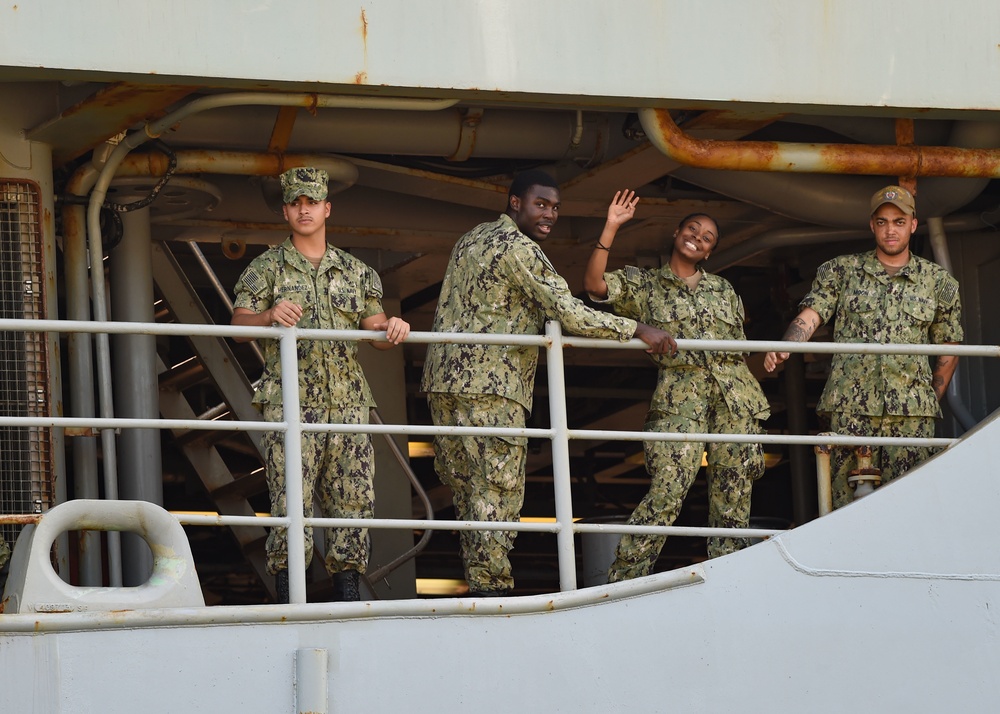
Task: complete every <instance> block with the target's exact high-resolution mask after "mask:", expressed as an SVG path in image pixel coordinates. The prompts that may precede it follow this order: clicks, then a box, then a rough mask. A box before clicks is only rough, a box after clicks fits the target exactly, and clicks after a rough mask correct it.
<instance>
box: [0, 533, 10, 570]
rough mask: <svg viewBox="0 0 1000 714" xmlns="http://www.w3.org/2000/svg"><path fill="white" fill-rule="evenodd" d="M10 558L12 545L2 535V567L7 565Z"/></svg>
mask: <svg viewBox="0 0 1000 714" xmlns="http://www.w3.org/2000/svg"><path fill="white" fill-rule="evenodd" d="M8 560H10V546H9V545H7V541H6V540H4V537H3V536H2V535H0V568H2V567H3V566H5V565H7V561H8Z"/></svg>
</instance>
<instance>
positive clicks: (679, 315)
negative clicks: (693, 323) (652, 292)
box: [649, 302, 692, 327]
mask: <svg viewBox="0 0 1000 714" xmlns="http://www.w3.org/2000/svg"><path fill="white" fill-rule="evenodd" d="M649 312H650V314H651V315H652V320H651V323H652V324H653V326H655V327H661V326H664V325H670V324H671V323H677V322H682V323H683V322H687V321H688V320H690V319H691V314H692V312H691V305H689V304H688V303H684V302H676V303H668V302H661V303H657V304H654V305H652V306H651V307H650V310H649Z"/></svg>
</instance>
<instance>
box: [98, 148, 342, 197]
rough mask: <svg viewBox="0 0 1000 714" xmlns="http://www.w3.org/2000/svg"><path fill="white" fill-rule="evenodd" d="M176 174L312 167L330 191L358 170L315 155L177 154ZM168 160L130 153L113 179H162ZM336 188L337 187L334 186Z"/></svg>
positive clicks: (151, 154) (156, 155)
mask: <svg viewBox="0 0 1000 714" xmlns="http://www.w3.org/2000/svg"><path fill="white" fill-rule="evenodd" d="M175 156H176V158H177V167H176V168H175V169H174V170H175V172H176V173H179V174H193V173H205V174H232V175H238V176H278V175H279V174H282V173H284V172H285V171H287V170H288V169H292V168H296V167H298V166H315V167H317V168H321V169H324V170H326V172H327V173H328V174H329V175H330V182H331V183H334V184H335V187H331V190H335V188H336V189H337V190H340V189H344V188H349V187H350V186H353V185H354V183H355V182H356V181H357V180H358V168H357V166H355V165H354V164H352V163H351V162H350V161H347V160H346V159H339V158H336V157H332V156H319V155H316V154H271V153H255V152H250V151H204V150H193V151H178V152H176V154H175ZM169 165H170V159H169V158H168V157H167V156H166V154H163V153H160V152H158V151H150V152H144V153H132V154H129V155H128V156H126V157H125V158H124V159H123V160H122V162H121V164H120V165H119V167H118V170H117V171H116V172H115V175H116V176H162V175H163V174H165V173H166V172H167V167H168V166H169ZM337 184H339V186H336V185H337Z"/></svg>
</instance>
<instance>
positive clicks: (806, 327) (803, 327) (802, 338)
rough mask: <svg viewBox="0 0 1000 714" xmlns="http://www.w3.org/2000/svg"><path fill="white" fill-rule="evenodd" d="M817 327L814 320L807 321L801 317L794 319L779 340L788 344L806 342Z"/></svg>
mask: <svg viewBox="0 0 1000 714" xmlns="http://www.w3.org/2000/svg"><path fill="white" fill-rule="evenodd" d="M817 326H818V325H816V324H815V321H814V320H808V321H807V320H803V319H802V318H801V317H796V318H795V319H794V320H792V322H791V324H789V325H788V329H787V330H785V336H784V337H782V338H781V339H783V340H785V341H788V342H808V341H809V338H810V337H812V335H813V333H814V332H815V331H816V327H817Z"/></svg>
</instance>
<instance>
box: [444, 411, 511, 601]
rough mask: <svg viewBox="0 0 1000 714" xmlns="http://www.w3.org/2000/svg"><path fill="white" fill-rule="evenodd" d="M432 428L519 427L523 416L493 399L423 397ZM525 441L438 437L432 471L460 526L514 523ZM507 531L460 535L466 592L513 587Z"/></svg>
mask: <svg viewBox="0 0 1000 714" xmlns="http://www.w3.org/2000/svg"><path fill="white" fill-rule="evenodd" d="M427 403H428V405H429V406H430V410H431V418H432V419H433V421H434V424H435V425H437V426H496V427H510V428H522V427H524V419H525V410H524V407H522V406H521V405H520V404H518V403H517V402H514V401H511V400H510V399H505V398H504V397H499V396H495V395H489V394H486V395H475V396H458V395H455V394H441V393H431V394H428V395H427ZM527 443H528V440H527V438H525V437H503V436H438V437H435V439H434V452H435V456H434V469H435V470H436V471H437V474H438V478H440V479H441V482H442V483H444V484H445V485H447V486H449V487H450V488H451V490H452V499H453V502H454V504H455V513H456V515H457V517H458V519H459V520H463V521H516V520H518V519H519V518H520V516H521V506H523V505H524V466H525V460H526V458H527ZM516 536H517V533H516V532H513V531H461V532H460V534H459V542H460V544H461V550H462V564H463V566H464V568H465V579H466V581H467V582H468V583H469V589H470V590H474V591H480V592H482V591H488V590H510V589H512V588H513V587H514V578H513V576H512V575H511V565H510V558H509V553H510V551H511V549H512V548H513V547H514V538H515V537H516Z"/></svg>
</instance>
